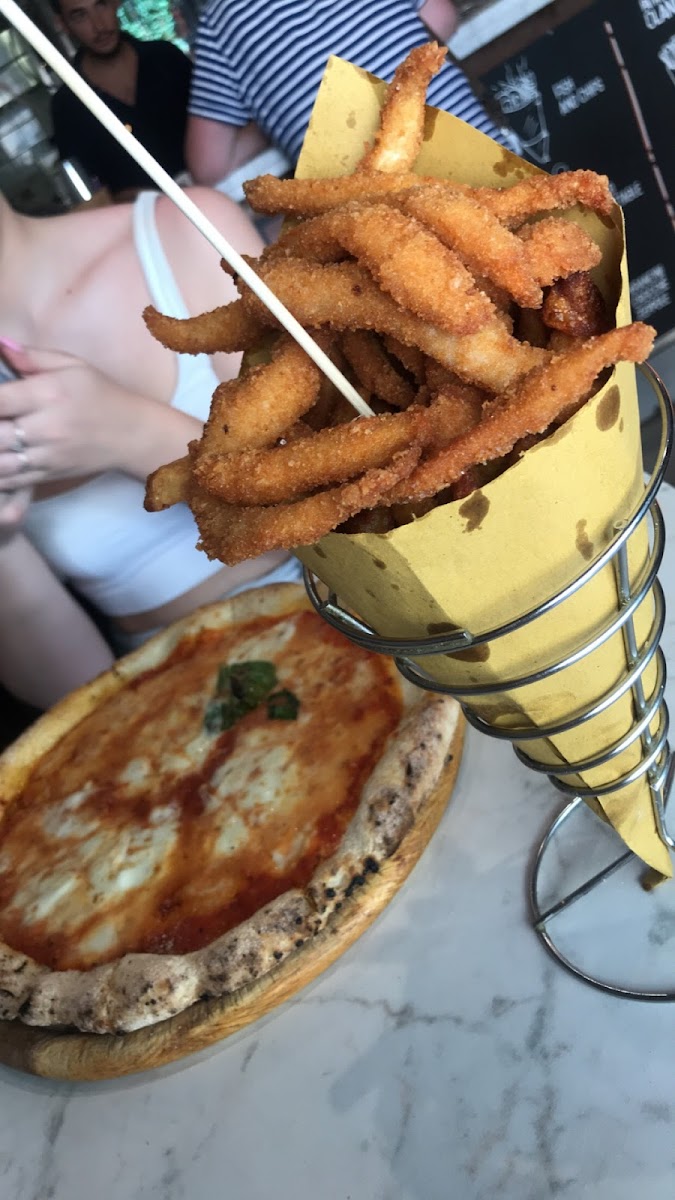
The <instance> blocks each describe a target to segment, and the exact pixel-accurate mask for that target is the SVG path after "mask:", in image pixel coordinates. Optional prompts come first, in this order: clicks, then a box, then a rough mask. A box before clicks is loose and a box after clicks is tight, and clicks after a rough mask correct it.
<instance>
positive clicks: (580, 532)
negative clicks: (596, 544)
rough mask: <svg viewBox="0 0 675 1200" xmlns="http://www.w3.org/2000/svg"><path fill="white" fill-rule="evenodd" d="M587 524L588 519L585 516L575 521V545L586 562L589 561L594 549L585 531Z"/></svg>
mask: <svg viewBox="0 0 675 1200" xmlns="http://www.w3.org/2000/svg"><path fill="white" fill-rule="evenodd" d="M587 525H588V521H587V520H586V519H585V518H584V520H583V521H577V540H576V542H575V545H576V548H577V550H578V551H579V553H580V555H581V557H582V558H585V559H586V562H590V560H591V559H592V557H593V553H594V549H593V543H592V541H591V539H590V538H589V536H588V534H587V532H586V526H587Z"/></svg>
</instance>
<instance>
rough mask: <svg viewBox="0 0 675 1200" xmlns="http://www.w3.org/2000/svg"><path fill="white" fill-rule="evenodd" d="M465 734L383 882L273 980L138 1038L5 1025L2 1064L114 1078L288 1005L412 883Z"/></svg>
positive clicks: (374, 882)
mask: <svg viewBox="0 0 675 1200" xmlns="http://www.w3.org/2000/svg"><path fill="white" fill-rule="evenodd" d="M464 728H465V726H464V720H463V718H461V717H460V718H459V720H458V722H457V730H456V733H455V738H454V742H453V745H452V748H451V758H450V760H449V762H448V765H447V766H446V768H445V770H444V772H443V775H442V776H441V778H440V780H439V782H438V785H437V787H436V789H435V790H434V792H433V793H432V795H431V796H430V797H429V799H428V800H427V801H426V803H425V804H424V806H423V808H422V809H421V811H420V814H419V817H418V820H417V822H416V823H415V825H414V826H413V828H412V829H411V830H410V832H409V833H408V834H407V835H406V837H405V838H404V839H403V841H402V843H401V845H400V846H399V848H398V850H397V851H396V852H395V853H394V854H393V855H392V856H391V858H389V859H387V861H386V862H385V863H383V865H382V866H381V868H380V870H379V871H378V872H377V874H376V875H372V874H371V875H368V876H367V877H366V883H365V884H364V886H363V887H362V888H359V890H358V891H357V892H355V893H354V894H353V895H352V896H351V897H350V899H349V900H348V901H346V902H344V904H343V907H342V909H341V911H340V913H339V914H335V916H334V917H333V919H332V921H331V923H330V924H329V925H328V926H327V927H326V929H325V930H324V931H323V932H322V933H320V934H318V935H317V936H316V937H315V938H314V939H313V940H312V941H311V942H309V943H305V946H303V947H302V949H301V950H298V951H296V952H295V953H293V954H291V955H290V956H289V957H288V958H287V959H286V960H285V961H284V962H283V963H281V965H280V966H279V967H277V968H276V969H275V970H274V971H273V972H272V973H271V974H270V975H268V976H266V977H265V978H264V979H261V980H259V981H258V982H257V983H254V984H250V985H249V986H248V987H245V988H242V989H241V990H240V991H238V992H236V993H235V994H234V995H232V996H225V997H223V998H221V999H216V1000H203V1001H200V1002H199V1003H198V1004H193V1005H192V1006H191V1007H190V1008H187V1009H186V1010H185V1011H184V1012H182V1013H178V1015H177V1016H175V1017H171V1018H170V1019H169V1020H167V1021H162V1022H160V1023H159V1024H157V1025H151V1026H148V1027H147V1028H146V1029H139V1030H137V1031H136V1032H135V1033H125V1034H95V1033H77V1032H73V1033H68V1032H67V1031H65V1032H64V1031H62V1030H61V1031H58V1030H50V1029H40V1028H36V1027H35V1026H31V1025H24V1024H23V1023H22V1022H21V1021H0V1063H4V1064H5V1065H6V1066H8V1067H14V1068H15V1069H16V1070H18V1071H26V1072H28V1073H29V1074H31V1075H42V1076H44V1077H46V1078H49V1079H66V1080H77V1081H81V1082H82V1081H92V1080H100V1079H115V1078H118V1077H119V1076H122V1075H131V1074H133V1073H134V1072H136V1071H149V1070H151V1069H153V1068H154V1067H162V1066H165V1065H166V1064H167V1063H170V1062H175V1061H176V1060H177V1059H180V1058H185V1057H187V1055H189V1054H195V1053H196V1052H197V1051H198V1050H204V1049H205V1048H206V1047H207V1046H210V1045H212V1044H213V1043H214V1042H218V1041H221V1040H222V1039H223V1038H226V1037H229V1035H230V1034H232V1033H236V1032H237V1030H239V1029H243V1028H244V1027H245V1026H246V1025H250V1024H251V1023H252V1022H253V1021H257V1020H258V1018H259V1017H263V1016H265V1014H266V1013H268V1012H269V1011H270V1009H272V1008H275V1007H276V1006H277V1005H278V1004H283V1002H284V1001H285V1000H289V999H290V998H291V996H294V995H295V993H296V992H299V991H300V990H301V988H303V987H305V986H306V985H307V984H308V983H310V982H311V981H312V980H313V979H315V978H316V977H317V975H320V974H321V972H322V971H325V970H326V968H327V967H329V966H330V965H331V963H333V962H335V960H336V959H337V958H339V957H340V955H341V954H343V953H344V951H345V950H346V949H347V948H348V947H349V946H351V944H352V942H355V941H356V939H357V938H358V937H360V936H361V934H362V933H363V932H364V931H365V930H366V929H367V928H368V926H369V925H371V924H372V923H373V921H374V920H375V918H376V917H377V916H379V914H380V913H381V912H382V910H383V909H384V908H385V907H386V905H387V904H388V903H389V901H390V900H391V898H392V897H393V896H394V895H395V894H396V892H397V891H398V890H399V888H400V887H401V885H402V884H403V883H404V882H405V880H406V879H407V877H408V875H409V874H410V872H411V871H412V869H413V867H414V866H415V864H416V863H417V861H418V860H419V858H420V856H421V854H422V852H423V851H424V849H425V847H426V846H427V843H428V842H429V840H430V839H431V836H432V834H433V833H434V831H435V829H436V827H437V825H438V823H439V821H440V819H441V817H442V816H443V813H444V812H445V809H446V807H447V804H448V801H449V799H450V796H451V793H452V790H453V788H454V784H455V779H456V777H457V771H458V769H459V764H460V760H461V757H462V745H463V742H464Z"/></svg>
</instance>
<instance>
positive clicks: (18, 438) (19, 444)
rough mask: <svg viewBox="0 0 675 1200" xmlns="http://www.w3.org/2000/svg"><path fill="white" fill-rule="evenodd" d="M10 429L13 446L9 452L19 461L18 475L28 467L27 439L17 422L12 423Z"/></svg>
mask: <svg viewBox="0 0 675 1200" xmlns="http://www.w3.org/2000/svg"><path fill="white" fill-rule="evenodd" d="M12 429H13V431H14V444H13V445H12V447H11V450H12V453H13V454H15V455H16V457H17V458H18V460H19V474H22V473H23V472H24V471H27V470H28V468H29V467H30V462H29V460H28V451H27V446H28V439H27V437H26V433H25V430H24V429H23V426H21V425H19V422H18V421H16V420H15V421H12Z"/></svg>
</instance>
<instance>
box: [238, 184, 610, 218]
mask: <svg viewBox="0 0 675 1200" xmlns="http://www.w3.org/2000/svg"><path fill="white" fill-rule="evenodd" d="M424 186H430V187H433V188H438V187H441V188H444V189H447V191H448V192H449V193H450V194H451V195H456V194H462V195H466V196H470V197H472V198H473V199H474V200H477V201H478V203H479V204H482V205H483V206H484V207H485V208H487V209H488V210H489V211H490V212H491V213H492V214H493V216H495V217H497V218H498V219H499V220H500V221H505V222H509V223H515V224H523V222H524V221H527V220H529V218H530V217H532V216H535V215H536V214H537V213H539V212H548V211H550V210H552V209H565V208H573V207H574V205H575V204H583V205H584V206H585V207H587V208H591V209H593V211H594V212H598V213H601V214H602V215H603V216H611V214H612V213H613V211H614V207H615V206H614V200H613V197H612V193H611V191H610V189H609V181H608V179H607V177H606V176H605V175H596V174H595V173H594V172H593V171H565V172H563V173H562V174H560V175H543V174H542V175H535V176H532V177H531V178H528V179H522V180H520V181H519V182H518V183H514V184H513V185H512V186H511V187H508V188H488V187H470V186H469V185H468V184H465V183H459V182H458V181H457V180H449V179H448V180H446V179H440V180H439V179H437V178H433V177H431V176H428V175H426V176H424V175H415V174H414V173H413V172H410V171H407V172H402V173H400V174H398V173H396V174H385V173H381V174H378V175H366V176H364V175H342V176H338V177H337V178H335V179H277V177H276V175H259V176H258V178H257V179H251V180H249V181H248V183H245V184H244V192H245V194H246V199H247V200H248V202H249V204H250V205H251V208H253V209H254V210H255V211H256V212H260V213H271V214H273V213H285V214H286V215H288V216H305V217H309V216H316V215H317V214H319V213H324V212H329V211H330V209H332V208H342V207H343V206H344V205H345V204H348V203H349V202H350V201H353V200H358V201H361V202H362V203H376V202H377V201H381V200H386V199H387V198H388V197H390V198H391V200H392V202H394V203H397V202H398V196H399V194H400V193H402V192H407V191H410V189H411V188H419V187H424Z"/></svg>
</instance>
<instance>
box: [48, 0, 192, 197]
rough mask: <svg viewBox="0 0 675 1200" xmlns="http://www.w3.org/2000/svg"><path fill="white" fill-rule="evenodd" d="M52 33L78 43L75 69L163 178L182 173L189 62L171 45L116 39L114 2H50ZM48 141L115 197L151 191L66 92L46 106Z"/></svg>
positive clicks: (146, 179) (119, 149)
mask: <svg viewBox="0 0 675 1200" xmlns="http://www.w3.org/2000/svg"><path fill="white" fill-rule="evenodd" d="M51 3H52V8H53V9H54V13H55V17H56V24H57V27H58V28H59V29H60V30H61V31H62V32H65V33H67V34H69V36H70V37H71V38H72V39H73V40H74V41H75V42H76V43H77V45H78V51H77V54H76V56H75V66H76V67H77V69H78V71H79V72H80V74H81V75H83V76H84V78H85V79H86V81H87V83H89V84H91V86H92V87H93V88H94V91H96V92H97V93H98V95H99V96H100V97H101V99H102V100H104V101H105V102H106V104H107V105H108V106H109V107H110V108H111V109H112V111H113V112H114V113H115V114H116V115H117V116H118V117H119V118H120V120H121V121H122V122H123V123H124V124H125V125H126V126H127V128H128V129H130V130H131V132H132V133H133V134H135V136H136V137H137V138H138V140H139V141H140V142H142V143H143V145H144V146H145V147H146V149H147V150H149V151H150V153H151V154H152V155H153V156H154V157H155V158H156V159H157V161H158V162H159V163H161V165H162V166H163V167H164V168H165V170H167V171H168V172H169V174H170V175H174V176H175V175H178V174H180V173H181V172H182V171H184V169H185V161H184V157H183V144H184V139H185V127H186V121H187V104H188V97H189V91H190V74H191V63H190V60H189V59H188V58H187V56H186V55H185V54H183V53H182V52H181V51H180V50H179V49H178V47H177V46H174V45H172V44H171V43H170V42H164V41H159V42H140V41H138V40H137V39H136V38H133V37H131V36H130V35H129V34H126V33H123V32H122V30H121V28H120V23H119V18H118V16H117V7H118V5H117V3H116V0H51ZM52 121H53V125H54V140H55V142H56V146H57V149H58V152H59V155H60V157H61V158H62V159H75V160H77V162H78V163H80V164H81V165H82V166H83V167H84V168H85V170H86V171H88V172H89V173H90V174H91V175H93V176H95V177H96V178H97V179H98V180H99V181H100V183H101V184H103V185H104V186H105V187H107V188H108V189H109V190H110V192H111V193H112V194H113V196H114V197H115V198H116V199H131V198H132V196H133V195H134V194H135V193H136V192H138V191H139V190H141V189H143V188H147V187H154V185H153V184H152V182H151V180H150V179H149V177H148V176H147V175H146V174H145V172H144V171H143V170H142V169H141V168H140V167H139V166H138V165H137V164H136V163H135V162H134V160H133V159H132V158H131V157H130V156H129V154H127V152H126V150H123V149H122V147H121V146H119V145H118V144H117V142H116V141H115V139H114V138H113V137H112V136H111V135H110V134H109V133H108V132H107V131H106V130H105V129H103V127H102V126H101V125H100V124H99V122H98V121H97V120H96V118H95V117H93V116H92V114H91V113H90V112H89V110H88V109H87V108H85V106H84V104H83V103H82V101H81V100H79V99H78V98H77V97H76V96H74V95H73V93H72V92H71V91H70V90H69V89H68V88H67V87H62V88H60V89H59V91H58V92H57V93H56V95H55V96H54V97H53V100H52Z"/></svg>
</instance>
